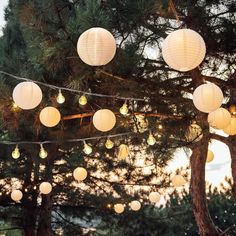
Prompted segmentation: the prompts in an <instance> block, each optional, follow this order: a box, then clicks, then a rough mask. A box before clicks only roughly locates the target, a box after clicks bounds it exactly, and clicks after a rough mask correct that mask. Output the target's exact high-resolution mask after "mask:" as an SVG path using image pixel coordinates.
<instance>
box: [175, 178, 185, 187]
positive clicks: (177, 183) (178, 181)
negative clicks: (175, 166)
mask: <svg viewBox="0 0 236 236" xmlns="http://www.w3.org/2000/svg"><path fill="white" fill-rule="evenodd" d="M171 182H172V184H173V186H174V187H180V186H183V185H185V184H186V180H185V179H184V177H183V176H182V175H175V176H174V177H173V178H172V180H171Z"/></svg>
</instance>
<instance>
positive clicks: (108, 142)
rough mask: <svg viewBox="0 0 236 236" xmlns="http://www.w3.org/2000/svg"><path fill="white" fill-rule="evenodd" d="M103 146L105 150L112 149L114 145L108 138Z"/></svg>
mask: <svg viewBox="0 0 236 236" xmlns="http://www.w3.org/2000/svg"><path fill="white" fill-rule="evenodd" d="M105 146H106V148H107V149H112V148H113V147H114V143H113V142H112V141H111V140H110V139H109V138H108V139H107V141H106V143H105Z"/></svg>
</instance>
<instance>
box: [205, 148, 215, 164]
mask: <svg viewBox="0 0 236 236" xmlns="http://www.w3.org/2000/svg"><path fill="white" fill-rule="evenodd" d="M213 159H214V153H213V152H212V151H211V150H208V151H207V159H206V162H207V163H209V162H211V161H213Z"/></svg>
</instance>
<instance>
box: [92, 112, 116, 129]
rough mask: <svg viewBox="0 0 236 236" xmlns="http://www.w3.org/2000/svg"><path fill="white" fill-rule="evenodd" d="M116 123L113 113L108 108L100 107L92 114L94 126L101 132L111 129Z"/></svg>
mask: <svg viewBox="0 0 236 236" xmlns="http://www.w3.org/2000/svg"><path fill="white" fill-rule="evenodd" d="M115 124H116V116H115V114H114V113H113V112H112V111H110V110H108V109H101V110H98V111H97V112H95V114H94V115H93V125H94V127H95V128H96V129H97V130H99V131H102V132H107V131H109V130H111V129H112V128H113V127H114V126H115Z"/></svg>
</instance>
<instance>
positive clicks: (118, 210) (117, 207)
mask: <svg viewBox="0 0 236 236" xmlns="http://www.w3.org/2000/svg"><path fill="white" fill-rule="evenodd" d="M114 210H115V212H116V213H118V214H121V213H122V212H124V210H125V207H124V205H123V204H120V203H117V204H115V205H114Z"/></svg>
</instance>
